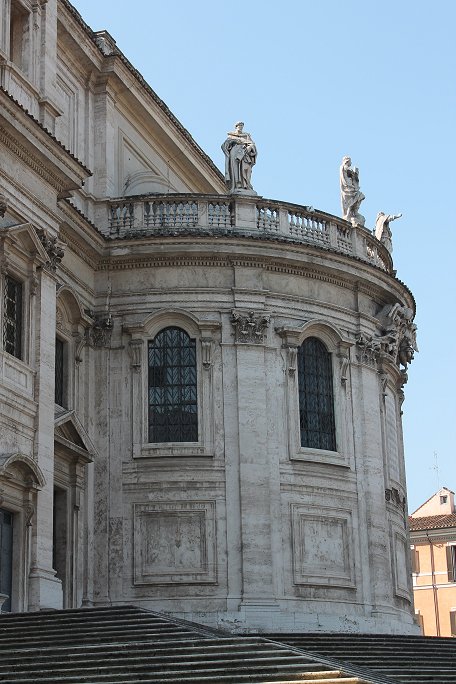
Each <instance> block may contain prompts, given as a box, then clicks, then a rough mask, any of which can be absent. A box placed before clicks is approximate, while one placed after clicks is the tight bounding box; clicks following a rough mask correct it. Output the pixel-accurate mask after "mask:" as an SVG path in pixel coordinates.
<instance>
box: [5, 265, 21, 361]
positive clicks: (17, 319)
mask: <svg viewBox="0 0 456 684" xmlns="http://www.w3.org/2000/svg"><path fill="white" fill-rule="evenodd" d="M3 349H4V350H5V351H7V352H8V354H12V355H13V356H15V357H16V358H18V359H20V358H21V357H22V283H19V282H18V281H17V280H14V278H11V276H8V275H7V276H6V277H5V288H4V294H3Z"/></svg>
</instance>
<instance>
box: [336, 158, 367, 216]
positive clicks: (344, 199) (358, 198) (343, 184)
mask: <svg viewBox="0 0 456 684" xmlns="http://www.w3.org/2000/svg"><path fill="white" fill-rule="evenodd" d="M340 199H341V204H342V217H343V218H344V219H345V220H346V221H350V223H351V224H352V225H353V226H364V223H365V221H366V219H365V218H364V216H363V215H362V214H360V213H359V207H360V205H361V202H362V201H363V199H365V197H364V195H363V193H362V192H361V190H360V189H359V171H358V169H357V168H356V166H355V167H353V168H352V166H351V159H350V157H344V158H343V159H342V164H341V167H340Z"/></svg>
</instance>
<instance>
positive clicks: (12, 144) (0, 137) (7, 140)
mask: <svg viewBox="0 0 456 684" xmlns="http://www.w3.org/2000/svg"><path fill="white" fill-rule="evenodd" d="M0 142H2V143H3V144H4V145H5V147H7V148H8V149H9V150H10V151H11V152H12V153H13V154H14V155H15V156H16V157H18V158H19V159H21V160H22V161H23V162H24V163H25V164H26V165H27V166H28V167H29V168H30V169H32V171H34V172H35V173H36V174H38V176H41V178H43V179H44V180H45V181H46V182H47V183H49V185H51V186H52V187H53V188H54V189H55V190H57V192H58V193H60V192H63V190H64V189H65V185H64V184H63V183H62V179H61V178H59V176H58V175H57V174H55V173H52V171H50V170H49V169H46V168H45V167H44V166H43V162H42V161H41V159H38V157H36V156H35V155H34V154H33V153H32V152H30V149H29V148H27V147H26V146H25V145H23V144H22V143H21V142H20V141H19V140H17V138H14V137H13V136H12V135H8V134H7V133H6V131H5V129H0Z"/></svg>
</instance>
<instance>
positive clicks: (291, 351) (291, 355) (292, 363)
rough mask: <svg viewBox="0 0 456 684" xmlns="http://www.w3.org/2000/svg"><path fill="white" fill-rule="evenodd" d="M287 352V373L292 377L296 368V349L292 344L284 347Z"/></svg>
mask: <svg viewBox="0 0 456 684" xmlns="http://www.w3.org/2000/svg"><path fill="white" fill-rule="evenodd" d="M285 349H286V351H287V367H288V373H289V374H290V375H294V374H295V373H296V369H297V367H298V348H297V347H296V346H294V345H292V344H289V345H287V346H286V347H285Z"/></svg>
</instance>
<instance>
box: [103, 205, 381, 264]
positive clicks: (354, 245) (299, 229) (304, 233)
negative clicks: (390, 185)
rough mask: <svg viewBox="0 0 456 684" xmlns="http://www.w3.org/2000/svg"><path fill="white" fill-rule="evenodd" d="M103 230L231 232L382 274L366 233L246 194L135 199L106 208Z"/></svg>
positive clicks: (122, 233) (126, 234)
mask: <svg viewBox="0 0 456 684" xmlns="http://www.w3.org/2000/svg"><path fill="white" fill-rule="evenodd" d="M100 223H101V224H102V225H106V228H104V229H102V230H103V232H104V233H105V234H106V235H107V237H110V238H112V239H116V238H133V237H134V238H140V237H147V236H153V235H178V234H184V233H185V234H188V233H194V234H195V235H201V234H208V235H216V234H221V235H223V234H225V235H226V234H231V235H233V234H236V235H239V236H249V237H261V236H264V237H266V238H269V239H271V238H272V239H274V238H275V239H278V240H281V241H290V242H298V243H302V244H309V245H315V246H318V247H321V248H323V249H327V250H330V251H335V252H339V253H342V254H345V255H348V256H354V257H357V258H359V259H362V260H363V261H367V262H369V263H371V264H373V265H375V266H378V267H379V268H381V269H383V270H384V271H386V272H388V273H392V272H393V266H392V260H391V256H390V254H389V252H388V251H387V250H386V249H385V247H384V246H383V245H382V244H381V243H380V242H379V241H378V240H377V239H376V238H375V237H374V235H373V234H372V232H371V231H370V230H367V229H366V228H362V227H360V226H355V227H354V226H352V225H351V224H350V223H348V222H347V221H344V220H343V219H341V218H338V217H336V216H332V215H331V214H326V213H324V212H321V211H317V210H314V209H312V207H305V206H299V205H296V204H288V203H285V202H276V201H273V200H265V199H262V198H259V197H249V196H228V195H227V196H225V195H194V194H179V195H177V194H175V195H174V194H173V195H141V196H134V197H124V198H121V199H117V200H113V201H111V202H109V204H108V216H107V221H106V220H104V221H103V220H102V221H100Z"/></svg>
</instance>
